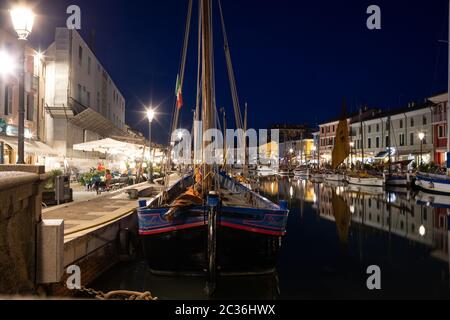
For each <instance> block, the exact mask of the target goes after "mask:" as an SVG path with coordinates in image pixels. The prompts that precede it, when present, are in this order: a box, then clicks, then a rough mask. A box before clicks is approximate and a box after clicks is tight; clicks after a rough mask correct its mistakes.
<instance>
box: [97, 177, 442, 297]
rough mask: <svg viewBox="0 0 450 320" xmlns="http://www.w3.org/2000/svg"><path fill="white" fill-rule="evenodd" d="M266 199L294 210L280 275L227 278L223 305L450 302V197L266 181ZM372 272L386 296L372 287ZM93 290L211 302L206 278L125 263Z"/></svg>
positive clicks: (263, 186) (290, 180) (222, 288)
mask: <svg viewBox="0 0 450 320" xmlns="http://www.w3.org/2000/svg"><path fill="white" fill-rule="evenodd" d="M260 192H261V194H263V195H264V196H266V197H268V198H269V199H271V200H273V201H275V202H278V201H280V200H287V201H288V203H289V206H290V209H291V211H290V216H289V222H288V234H287V236H286V237H285V238H284V240H283V245H282V250H281V253H280V257H279V263H278V268H277V269H278V272H277V274H275V275H273V276H269V277H247V278H242V277H240V278H224V279H221V280H220V282H219V283H218V285H217V290H218V292H217V296H216V298H222V299H227V298H236V299H310V298H331V299H342V298H357V299H358V298H388V299H392V298H425V299H428V298H449V262H448V261H449V259H448V257H449V247H448V243H449V237H450V232H449V231H448V218H447V209H446V208H445V204H448V205H449V207H450V197H443V196H430V195H427V194H423V193H419V194H415V193H411V192H409V191H406V190H401V189H399V190H395V191H392V192H391V191H389V192H385V191H383V190H382V189H379V188H376V187H375V188H370V187H352V186H347V185H343V184H338V183H329V182H322V183H312V182H310V181H306V180H300V179H294V178H282V179H280V178H278V179H276V178H265V179H262V180H261V181H260ZM370 265H378V266H380V268H381V276H382V277H381V282H382V290H380V291H369V290H368V289H367V287H366V280H367V277H368V275H367V274H366V269H367V267H368V266H370ZM93 286H94V287H95V288H96V289H101V290H103V291H108V290H115V289H119V288H120V289H128V290H137V291H146V290H150V291H151V292H152V293H153V294H154V295H156V296H158V297H160V298H162V299H206V298H207V297H206V294H205V292H204V290H203V289H204V286H205V281H204V279H203V278H166V277H156V276H154V275H151V274H150V272H149V271H148V269H147V267H146V265H145V262H143V261H135V262H130V263H123V264H120V265H119V266H117V267H115V268H113V269H112V270H111V271H110V272H108V273H107V274H105V275H104V276H102V277H101V278H100V279H99V280H98V281H96V282H95V283H94V284H93Z"/></svg>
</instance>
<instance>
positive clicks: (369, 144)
mask: <svg viewBox="0 0 450 320" xmlns="http://www.w3.org/2000/svg"><path fill="white" fill-rule="evenodd" d="M367 148H369V149H370V148H372V139H370V138H369V139H367Z"/></svg>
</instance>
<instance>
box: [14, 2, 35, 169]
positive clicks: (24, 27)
mask: <svg viewBox="0 0 450 320" xmlns="http://www.w3.org/2000/svg"><path fill="white" fill-rule="evenodd" d="M10 13H11V20H12V23H13V27H14V29H15V30H16V32H17V35H18V37H19V43H20V50H21V57H20V61H19V134H18V136H19V137H18V139H19V141H18V144H17V146H18V159H17V163H18V164H25V50H26V47H25V43H26V40H27V38H28V35H29V34H30V33H31V31H32V30H33V24H34V13H33V11H32V10H31V9H28V8H25V7H17V8H13V9H11V11H10Z"/></svg>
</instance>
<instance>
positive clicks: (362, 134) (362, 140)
mask: <svg viewBox="0 0 450 320" xmlns="http://www.w3.org/2000/svg"><path fill="white" fill-rule="evenodd" d="M359 122H360V126H361V127H360V130H361V166H362V168H361V169H363V170H364V128H363V121H362V109H359Z"/></svg>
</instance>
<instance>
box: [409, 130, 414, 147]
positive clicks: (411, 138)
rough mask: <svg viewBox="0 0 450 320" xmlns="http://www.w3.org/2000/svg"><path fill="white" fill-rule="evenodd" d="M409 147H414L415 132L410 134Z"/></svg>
mask: <svg viewBox="0 0 450 320" xmlns="http://www.w3.org/2000/svg"><path fill="white" fill-rule="evenodd" d="M409 145H411V146H412V145H414V132H411V133H410V134H409Z"/></svg>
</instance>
